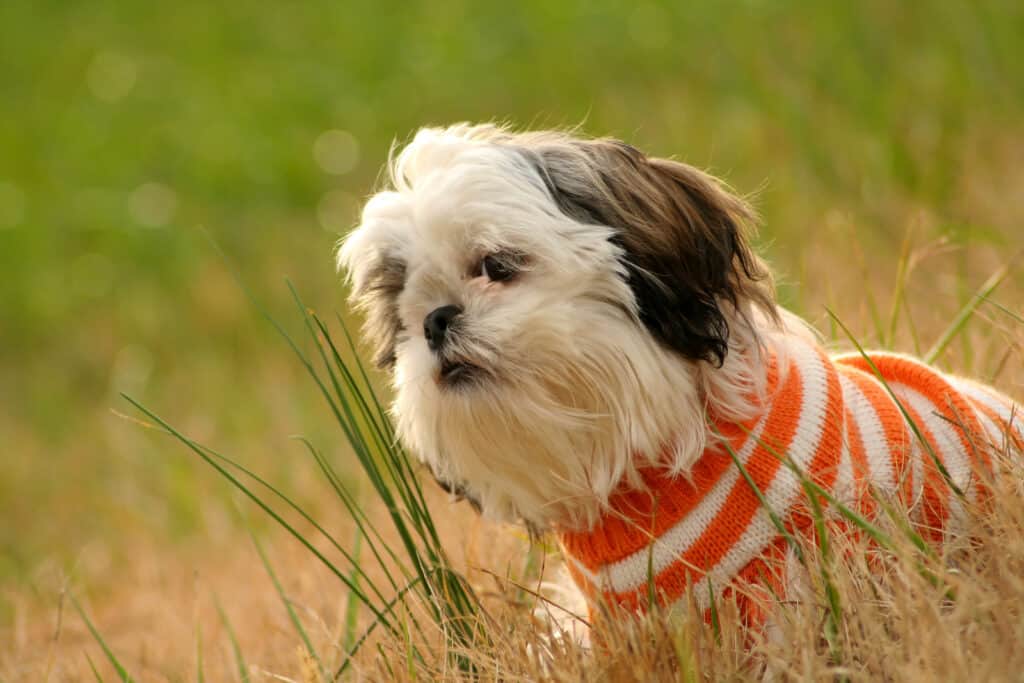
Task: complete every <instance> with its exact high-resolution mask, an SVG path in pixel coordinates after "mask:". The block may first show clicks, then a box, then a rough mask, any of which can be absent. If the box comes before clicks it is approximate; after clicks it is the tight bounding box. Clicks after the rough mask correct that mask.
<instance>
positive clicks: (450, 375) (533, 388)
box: [337, 124, 1024, 619]
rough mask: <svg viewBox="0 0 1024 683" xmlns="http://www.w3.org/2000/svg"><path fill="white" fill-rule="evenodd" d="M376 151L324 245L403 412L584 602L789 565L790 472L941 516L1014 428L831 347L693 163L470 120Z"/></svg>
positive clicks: (434, 458)
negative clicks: (543, 549)
mask: <svg viewBox="0 0 1024 683" xmlns="http://www.w3.org/2000/svg"><path fill="white" fill-rule="evenodd" d="M389 172H390V186H389V187H388V188H387V189H385V190H383V191H381V192H378V193H377V194H375V195H373V196H372V197H371V198H370V199H369V201H368V202H367V203H366V205H365V207H364V209H363V212H362V217H361V221H360V224H359V225H358V226H357V227H356V228H355V229H354V230H353V231H352V232H351V233H350V234H349V235H348V236H347V237H345V238H344V239H343V241H342V242H341V244H340V247H339V249H338V253H337V261H338V265H339V268H340V269H342V270H344V271H345V272H346V274H347V278H348V282H349V285H350V288H351V300H352V302H353V304H354V306H355V307H356V308H357V309H359V310H360V311H362V313H363V314H364V315H365V328H364V333H365V337H366V338H367V339H368V340H369V342H370V343H371V344H372V346H373V348H374V359H375V362H376V363H377V364H378V365H379V366H380V367H381V368H383V369H385V370H386V371H388V372H389V373H390V375H391V378H392V381H393V386H394V391H395V400H394V404H393V414H394V418H395V421H396V425H397V433H398V435H399V438H400V439H401V440H402V442H403V443H404V444H405V445H406V446H407V447H408V448H409V449H410V450H411V451H412V452H413V453H414V454H416V456H417V457H419V458H420V459H421V460H422V461H423V462H424V463H425V464H426V466H427V467H428V468H429V469H430V471H431V472H432V474H433V476H434V478H435V479H437V481H438V482H439V483H440V484H441V485H442V486H443V487H444V488H445V489H446V490H448V491H450V492H452V493H454V494H455V495H457V496H458V497H460V498H465V499H468V500H469V501H470V502H471V503H472V504H473V505H474V507H475V508H476V509H477V510H478V511H480V512H481V513H482V514H483V515H485V516H486V517H488V518H491V519H496V520H505V521H518V522H521V523H523V524H525V525H526V527H527V528H528V529H529V530H531V531H532V532H533V533H534V534H541V533H546V532H554V533H556V534H558V537H559V540H560V541H561V546H562V549H563V551H564V555H565V558H566V565H567V567H568V569H569V572H570V574H571V575H572V578H573V580H574V581H575V583H576V584H577V585H578V587H579V588H580V589H581V590H582V592H583V594H584V595H585V596H586V598H587V600H588V603H589V605H590V606H591V608H592V609H594V608H595V606H596V605H597V604H599V603H602V602H605V601H607V602H610V603H612V604H615V605H619V606H622V607H624V608H627V609H630V610H643V609H645V606H646V605H647V603H648V597H649V595H650V592H649V591H650V589H651V588H652V585H651V584H652V581H653V587H654V588H655V589H656V591H657V597H658V601H659V602H660V603H661V604H665V605H671V604H673V603H676V602H678V601H680V600H682V599H683V597H684V595H685V594H686V593H687V590H688V587H692V588H693V591H692V596H695V597H696V600H697V602H698V603H699V604H702V605H703V606H704V607H705V608H707V607H708V601H709V600H710V597H709V596H710V594H711V592H712V591H709V590H708V584H711V586H713V588H714V589H717V590H718V591H719V594H722V591H721V587H723V586H724V587H727V590H737V594H739V592H744V593H746V592H748V591H739V590H738V589H739V588H741V587H743V586H745V585H752V584H756V583H757V582H758V581H764V580H766V577H768V579H767V580H770V581H774V582H777V583H778V585H779V586H782V585H784V584H785V577H784V576H781V575H780V572H784V571H785V569H784V566H785V561H784V560H785V555H786V539H785V537H784V535H783V534H782V532H781V531H780V529H779V528H778V525H777V524H776V523H775V522H774V521H773V519H772V515H771V514H770V513H769V510H768V508H771V509H772V510H773V511H774V512H775V514H776V515H777V517H778V518H781V519H783V520H785V522H786V524H787V526H788V527H789V528H791V529H794V530H798V531H799V530H807V529H809V527H810V526H811V518H810V516H809V515H808V514H807V511H806V509H805V507H806V506H804V505H803V503H802V501H804V502H805V498H804V494H803V491H802V489H801V482H802V481H803V479H804V477H809V478H810V479H811V480H813V481H814V482H815V483H816V484H817V485H818V486H820V487H822V488H823V489H825V490H827V491H829V492H830V493H831V495H832V496H833V500H835V501H838V502H839V503H841V504H842V505H845V506H848V507H849V508H850V509H853V510H858V511H861V512H864V513H865V514H870V513H871V512H872V506H873V504H874V503H873V501H874V500H876V498H875V496H877V495H878V494H881V495H885V496H891V497H892V499H894V500H897V499H898V500H900V501H901V502H902V503H904V504H905V506H906V507H907V508H908V509H909V510H910V514H911V515H912V517H913V519H914V521H915V524H917V525H918V528H920V529H921V530H923V532H924V533H926V534H927V535H929V536H930V537H933V538H936V539H937V540H938V541H941V539H942V537H943V536H944V535H945V534H948V533H951V529H952V528H953V527H954V526H955V521H956V519H957V518H958V516H959V515H960V514H961V513H962V507H963V506H964V505H965V504H969V503H970V502H971V501H976V500H979V499H980V498H981V497H983V496H984V495H985V490H986V486H985V482H986V481H987V478H988V477H989V476H991V475H992V473H993V472H994V470H995V469H996V466H995V465H994V463H993V459H994V457H995V452H996V451H997V450H999V449H1002V450H1004V451H1005V449H1006V448H1012V449H1018V450H1019V449H1020V448H1021V446H1022V443H1024V429H1022V425H1021V422H1020V420H1018V419H1016V410H1017V408H1016V406H1015V405H1014V404H1013V402H1012V401H1010V400H1009V399H1008V398H1006V397H1005V396H1003V395H1001V394H999V393H997V392H996V391H995V390H993V389H991V388H989V387H986V386H983V385H980V384H977V383H974V382H971V381H969V380H966V379H963V378H959V377H954V376H950V375H947V374H944V373H942V372H939V371H938V370H936V369H934V368H931V367H929V366H927V365H925V364H923V363H921V362H920V361H917V360H915V359H913V358H910V357H907V356H901V355H896V354H888V353H871V354H853V355H845V356H835V357H830V356H829V355H827V354H826V352H825V351H824V350H823V348H822V346H821V344H820V343H819V342H818V340H817V338H816V336H815V335H814V333H813V332H812V331H811V330H810V328H809V327H808V326H807V325H806V324H805V323H804V322H803V321H802V320H800V319H799V318H797V317H796V316H795V315H793V314H791V313H789V312H788V311H786V310H784V309H783V308H781V307H780V306H779V305H778V304H777V303H776V300H775V294H774V286H773V281H772V275H771V271H770V269H769V267H768V266H767V265H766V263H765V262H764V261H763V260H762V259H761V258H760V257H759V256H758V255H757V254H756V253H755V252H754V250H753V249H752V247H751V244H750V238H751V235H752V232H753V229H754V227H755V223H756V220H755V215H754V213H753V211H752V210H751V208H750V207H749V206H748V204H747V203H746V202H745V201H744V200H742V199H741V198H739V197H738V196H737V195H736V194H735V193H733V192H732V191H731V190H730V189H729V188H727V187H726V186H725V185H724V184H723V183H722V182H720V181H719V180H717V179H715V178H714V177H712V176H711V175H709V174H707V173H704V172H702V171H700V170H698V169H696V168H694V167H691V166H689V165H686V164H683V163H679V162H676V161H672V160H667V159H662V158H655V157H651V156H648V155H646V154H644V153H643V152H641V151H639V150H637V149H636V148H634V147H632V146H630V145H628V144H626V143H624V142H621V141H618V140H613V139H586V138H582V137H577V136H574V135H572V134H569V133H563V132H552V131H543V132H514V131H512V130H510V129H508V128H505V127H502V126H496V125H489V124H485V125H470V124H458V125H454V126H450V127H447V128H424V129H422V130H420V131H419V132H418V133H417V134H416V135H415V137H414V138H413V139H412V141H411V142H410V143H408V144H407V145H406V146H405V147H404V148H403V149H402V150H401V151H400V153H398V154H397V155H394V156H393V157H392V160H391V162H390V163H389ZM780 567H783V569H781V570H780V569H779V568H780ZM749 611H750V612H751V613H753V612H754V611H755V610H754V609H753V607H751V608H750V609H749ZM748 616H749V615H748ZM749 618H751V619H752V618H753V617H749Z"/></svg>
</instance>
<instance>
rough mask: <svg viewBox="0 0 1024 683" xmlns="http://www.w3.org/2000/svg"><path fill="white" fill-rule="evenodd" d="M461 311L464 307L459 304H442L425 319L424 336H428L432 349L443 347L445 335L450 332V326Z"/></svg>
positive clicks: (428, 344) (428, 342)
mask: <svg viewBox="0 0 1024 683" xmlns="http://www.w3.org/2000/svg"><path fill="white" fill-rule="evenodd" d="M460 313H462V308H460V307H459V306H451V305H449V306H441V307H440V308H435V309H434V310H432V311H431V312H430V313H428V314H427V317H426V318H424V319H423V336H424V337H426V338H427V346H429V347H430V350H431V351H437V350H438V349H439V348H441V344H443V343H444V337H445V335H446V334H447V333H448V326H449V325H451V323H452V320H454V319H455V317H456V316H458V315H459V314H460Z"/></svg>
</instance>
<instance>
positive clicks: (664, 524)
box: [561, 340, 1024, 624]
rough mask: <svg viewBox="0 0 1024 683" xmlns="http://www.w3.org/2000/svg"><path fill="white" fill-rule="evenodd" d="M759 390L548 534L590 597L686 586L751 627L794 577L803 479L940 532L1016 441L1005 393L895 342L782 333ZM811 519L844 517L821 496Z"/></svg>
mask: <svg viewBox="0 0 1024 683" xmlns="http://www.w3.org/2000/svg"><path fill="white" fill-rule="evenodd" d="M876 373H877V375H876ZM890 392H891V393H890ZM766 398H767V401H766V404H765V405H764V410H763V411H762V412H761V414H760V415H758V416H757V417H756V418H753V419H751V420H748V421H746V422H745V423H740V424H736V423H732V422H730V421H727V420H726V421H717V422H716V427H717V430H718V431H720V432H721V434H722V435H723V437H724V441H723V442H721V443H718V444H715V445H712V446H710V447H709V448H708V450H707V451H706V452H705V453H704V455H702V456H701V458H700V459H699V460H698V461H697V462H696V463H695V464H694V465H693V467H692V468H691V469H690V471H689V472H688V474H687V476H685V477H678V476H676V477H672V476H666V474H665V473H664V471H663V470H659V469H657V468H650V469H648V470H647V471H645V472H644V473H643V476H644V481H645V484H646V487H645V488H644V489H643V490H642V491H641V490H636V489H633V490H624V491H621V492H619V493H618V494H616V495H615V496H613V498H612V499H611V501H610V502H609V511H608V513H607V514H606V515H605V517H604V518H603V519H602V520H601V521H600V522H599V523H598V524H597V525H595V526H594V527H593V528H591V529H588V530H586V531H582V532H580V531H574V532H565V533H563V534H562V535H561V543H562V548H563V552H564V554H565V556H566V558H567V564H568V568H569V571H570V573H571V575H572V577H573V580H574V581H575V583H576V584H577V585H578V586H579V587H580V588H581V589H582V590H583V591H584V593H585V594H586V596H587V597H588V599H589V602H590V604H591V605H594V604H598V603H605V604H614V605H618V606H620V607H625V608H627V609H629V610H630V611H635V610H642V609H644V608H646V607H647V605H648V604H649V598H650V595H651V591H652V590H653V591H655V593H656V594H657V595H658V596H659V598H660V600H661V602H662V603H663V604H672V603H674V602H677V601H679V600H681V599H682V598H683V597H684V595H685V593H686V591H687V590H688V589H692V597H693V599H694V600H695V602H696V603H697V605H699V606H702V607H704V608H705V609H707V608H708V607H709V605H708V603H709V600H710V596H711V595H712V594H716V593H718V594H724V595H729V594H733V595H734V597H735V598H736V600H737V603H738V605H739V606H740V609H741V616H742V617H743V618H744V619H745V621H747V623H753V624H756V623H757V622H758V621H759V619H760V618H761V617H762V616H763V615H764V614H765V613H766V610H765V609H762V607H763V605H761V604H760V598H763V597H766V596H767V595H770V594H772V593H774V594H775V595H785V593H786V587H787V586H788V585H789V584H790V582H791V579H792V578H793V577H791V576H787V573H791V570H792V568H791V567H790V566H789V561H790V559H791V558H790V556H789V546H788V543H789V541H788V540H787V539H786V537H785V536H784V535H783V534H782V533H781V532H780V530H779V528H778V527H777V526H776V524H777V523H781V524H784V525H785V528H786V529H787V531H788V532H789V533H790V534H792V535H800V534H803V535H805V536H809V535H811V534H813V533H814V526H813V525H814V521H815V517H814V512H813V510H812V509H811V506H810V505H809V504H808V503H809V499H808V491H807V490H806V489H805V488H804V484H805V482H806V481H810V482H813V484H815V485H816V486H819V487H821V489H822V490H824V491H826V492H827V494H828V498H827V499H826V498H825V497H824V496H822V502H823V503H826V504H827V503H828V502H832V503H834V504H840V505H843V506H844V507H845V508H846V509H847V510H850V511H852V512H854V513H855V514H857V515H858V516H860V517H861V518H863V519H867V520H872V519H873V518H874V517H875V515H876V514H877V512H878V503H879V501H892V502H898V503H899V504H900V506H901V507H902V508H905V509H908V510H909V512H910V515H911V519H912V521H913V522H914V523H915V524H916V525H917V527H918V529H919V530H920V531H921V533H922V535H923V536H925V537H926V538H928V539H930V540H934V541H941V540H942V539H943V537H944V536H945V535H946V534H947V533H953V532H954V531H955V529H956V526H957V523H958V521H962V519H963V506H964V505H971V504H975V503H977V502H979V500H981V499H982V498H983V497H984V496H985V495H986V493H987V486H986V484H987V483H990V482H991V480H992V477H993V475H994V474H995V470H996V468H997V464H996V461H997V458H998V457H999V454H1001V453H1003V452H1005V450H1007V448H1008V446H1009V444H1007V443H1006V439H1007V438H1012V439H1013V440H1014V441H1013V447H1015V448H1021V447H1022V444H1024V429H1022V425H1021V424H1020V423H1019V422H1017V421H1015V420H1014V418H1013V415H1012V411H1013V406H1012V403H1011V402H1010V401H1009V400H1008V399H1006V398H1005V397H1003V396H1001V395H999V394H998V393H995V392H994V391H992V390H991V389H989V388H987V387H983V386H981V385H977V384H974V383H972V382H969V381H967V380H964V379H962V378H958V377H950V376H946V375H943V374H942V373H940V372H938V371H936V370H934V369H932V368H929V367H928V366H926V365H923V364H922V363H920V362H919V361H916V360H914V359H912V358H908V357H904V356H898V355H894V354H879V353H875V354H871V355H869V356H866V357H862V356H861V355H848V356H837V357H834V358H829V357H828V356H826V355H825V354H824V353H823V352H822V350H821V349H819V348H816V347H815V346H813V345H811V344H808V343H807V342H804V341H800V340H791V342H790V357H789V363H788V367H787V368H785V369H783V370H775V371H773V372H772V373H771V378H770V384H769V387H768V391H767V393H766ZM903 411H906V412H905V413H904V412H903ZM1011 422H1014V423H1015V429H1013V430H1011V429H1009V428H1008V427H1009V425H1010V424H1011ZM912 424H913V426H914V427H916V428H917V429H918V430H919V432H920V434H919V435H918V434H915V433H914V431H913V427H912V426H911V425H912ZM734 458H735V460H734ZM737 461H738V462H739V463H740V465H742V470H741V467H740V465H737ZM938 463H941V467H940V465H939V464H938ZM744 472H745V474H744ZM745 476H749V477H750V481H747V480H746V479H745ZM947 477H948V480H947ZM751 482H752V483H751ZM759 495H760V496H763V498H764V502H762V500H760V499H759ZM769 509H771V511H772V512H774V513H775V514H776V515H777V520H772V519H771V517H770V514H769ZM824 517H825V521H826V523H828V524H829V525H835V526H838V527H842V526H843V525H844V524H847V523H848V522H849V520H848V519H846V518H844V517H843V515H841V514H838V513H837V511H836V510H835V505H833V506H832V507H826V510H825V513H824ZM766 584H767V585H766ZM763 588H769V589H770V590H769V591H768V592H767V593H766V592H765V591H764V590H763Z"/></svg>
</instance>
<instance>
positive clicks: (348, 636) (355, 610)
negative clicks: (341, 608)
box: [341, 527, 363, 652]
mask: <svg viewBox="0 0 1024 683" xmlns="http://www.w3.org/2000/svg"><path fill="white" fill-rule="evenodd" d="M362 542H363V534H362V531H361V530H360V529H359V528H358V527H357V528H356V536H355V539H354V540H353V544H352V545H353V547H352V556H353V557H354V558H355V559H356V561H357V562H358V561H359V555H360V551H361V550H362ZM350 578H351V581H352V583H353V585H356V586H358V585H359V575H358V574H357V573H356V572H355V569H353V570H352V576H351V577H350ZM358 626H359V603H358V602H357V601H356V600H355V598H354V597H353V596H352V595H351V594H349V596H348V598H347V599H346V604H345V633H344V635H343V636H342V638H341V646H342V647H343V648H344V649H345V651H346V652H348V650H349V648H351V647H352V645H354V644H355V639H356V629H357V628H358Z"/></svg>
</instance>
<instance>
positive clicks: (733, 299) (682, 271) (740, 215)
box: [528, 139, 775, 366]
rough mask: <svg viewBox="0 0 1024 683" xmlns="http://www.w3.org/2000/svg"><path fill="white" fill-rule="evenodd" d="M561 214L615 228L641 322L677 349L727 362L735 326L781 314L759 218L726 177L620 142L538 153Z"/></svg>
mask: <svg viewBox="0 0 1024 683" xmlns="http://www.w3.org/2000/svg"><path fill="white" fill-rule="evenodd" d="M528 154H529V156H531V157H532V159H533V160H534V162H535V164H536V166H537V168H538V170H539V171H540V174H541V177H542V180H543V181H544V184H545V186H546V188H547V190H548V191H549V192H550V193H551V195H552V198H553V199H554V201H555V202H556V203H557V204H558V206H559V208H560V209H561V210H562V212H564V213H565V214H567V215H568V216H570V217H571V218H573V219H575V220H578V221H581V222H586V223H594V224H601V225H606V226H609V227H611V228H614V229H615V231H616V232H615V236H614V237H613V241H614V242H615V243H616V244H617V245H618V246H620V247H621V248H622V250H623V254H624V256H623V261H624V266H625V268H626V271H627V273H628V279H629V286H630V287H631V288H632V290H633V293H634V296H635V298H636V301H637V304H638V306H639V315H640V320H641V322H643V324H644V325H645V326H646V327H647V328H648V329H649V330H650V332H651V333H652V334H653V335H654V336H655V337H656V338H657V339H659V340H660V341H661V342H662V343H664V344H665V345H667V346H668V347H669V348H672V349H674V350H675V351H677V352H679V353H680V354H682V355H683V356H685V357H686V358H689V359H691V360H704V361H708V362H710V363H714V364H716V365H718V366H720V365H721V364H722V363H723V361H724V360H725V355H726V353H727V351H728V341H729V332H730V330H729V320H730V318H735V316H733V315H730V314H729V312H727V311H725V310H723V307H725V306H728V307H729V309H730V311H731V312H733V313H735V314H736V315H739V316H741V317H742V316H744V315H746V311H749V309H750V307H751V306H753V307H758V308H761V309H763V311H764V312H765V313H766V314H767V315H768V317H769V318H773V317H775V306H774V302H773V287H772V284H771V277H770V273H769V270H768V268H767V266H766V265H765V264H764V263H763V262H762V261H761V260H760V259H759V258H758V257H757V255H756V254H754V252H753V251H752V249H751V248H750V246H749V244H748V242H747V235H746V232H747V230H748V229H749V227H750V226H751V225H752V223H753V222H754V220H753V213H752V211H751V209H750V208H749V207H748V206H747V204H746V203H745V202H744V201H743V200H741V199H740V198H738V197H736V196H734V195H733V194H731V193H730V192H728V191H727V190H726V189H725V188H724V187H723V186H722V185H721V184H720V183H719V182H718V181H717V180H715V179H714V178H712V177H711V176H709V175H708V174H706V173H703V172H702V171H699V170H697V169H696V168H693V167H691V166H687V165H686V164H682V163H678V162H675V161H670V160H667V159H658V158H653V157H648V156H646V155H645V154H643V153H642V152H640V151H639V150H637V149H635V148H634V147H631V146H629V145H627V144H625V143H622V142H619V141H615V140H603V139H601V140H568V141H566V142H565V143H564V144H554V145H549V146H539V147H537V148H535V149H532V150H529V152H528Z"/></svg>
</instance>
